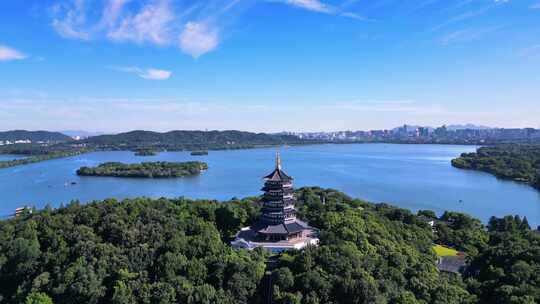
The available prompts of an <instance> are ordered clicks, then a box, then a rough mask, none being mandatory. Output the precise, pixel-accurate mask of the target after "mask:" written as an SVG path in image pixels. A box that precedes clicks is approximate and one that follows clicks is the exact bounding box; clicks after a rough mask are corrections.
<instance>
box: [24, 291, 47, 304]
mask: <svg viewBox="0 0 540 304" xmlns="http://www.w3.org/2000/svg"><path fill="white" fill-rule="evenodd" d="M24 303H25V304H53V301H52V299H51V298H50V297H49V296H48V295H47V294H45V293H42V292H32V293H31V294H29V295H28V296H27V297H26V301H25V302H24Z"/></svg>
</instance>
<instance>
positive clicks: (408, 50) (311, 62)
mask: <svg viewBox="0 0 540 304" xmlns="http://www.w3.org/2000/svg"><path fill="white" fill-rule="evenodd" d="M539 117H540V0H520V1H515V0H506V1H504V0H498V1H497V0H456V1H450V0H418V1H412V0H411V1H404V0H372V1H367V0H226V1H216V0H207V1H175V0H148V1H137V0H92V1H91V0H86V1H85V0H64V1H57V0H25V1H18V0H6V1H1V3H0V130H7V129H49V130H66V129H77V130H80V129H83V130H91V131H106V132H118V131H126V130H132V129H150V130H158V131H165V130H172V129H241V130H249V131H282V130H287V131H319V130H346V129H349V130H351V129H352V130H357V129H380V128H392V127H394V126H397V125H400V124H403V123H409V124H423V125H433V126H436V125H442V124H454V123H469V122H471V123H476V124H483V125H490V126H500V127H526V126H531V127H540V118H539Z"/></svg>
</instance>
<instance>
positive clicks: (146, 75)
mask: <svg viewBox="0 0 540 304" xmlns="http://www.w3.org/2000/svg"><path fill="white" fill-rule="evenodd" d="M111 69H112V70H115V71H118V72H124V73H131V74H135V75H137V76H139V77H140V78H143V79H149V80H167V79H169V78H170V77H171V76H172V72H171V71H167V70H160V69H154V68H149V69H141V68H139V67H135V66H131V67H111Z"/></svg>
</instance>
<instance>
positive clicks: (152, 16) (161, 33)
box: [107, 0, 175, 45]
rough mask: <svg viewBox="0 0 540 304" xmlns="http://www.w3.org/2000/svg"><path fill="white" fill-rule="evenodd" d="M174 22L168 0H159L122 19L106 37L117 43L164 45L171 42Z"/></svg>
mask: <svg viewBox="0 0 540 304" xmlns="http://www.w3.org/2000/svg"><path fill="white" fill-rule="evenodd" d="M121 4H122V3H120V4H119V5H118V6H120V5H121ZM119 9H121V8H118V10H119ZM112 17H114V14H112ZM174 21H175V15H174V12H173V11H172V8H171V5H170V2H169V0H160V1H157V2H154V3H152V4H148V5H145V6H144V7H142V8H141V10H140V11H139V12H138V13H137V14H135V15H133V16H126V17H124V18H123V19H122V20H121V21H120V25H119V26H118V27H116V28H111V29H110V30H109V32H108V34H107V37H109V38H110V39H112V40H117V41H133V42H136V43H143V42H150V43H154V44H158V45H166V44H168V43H170V41H171V24H172V22H174Z"/></svg>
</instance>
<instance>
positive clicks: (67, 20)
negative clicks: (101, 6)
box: [52, 0, 90, 40]
mask: <svg viewBox="0 0 540 304" xmlns="http://www.w3.org/2000/svg"><path fill="white" fill-rule="evenodd" d="M53 11H54V12H55V15H57V17H56V18H54V19H53V21H52V27H53V28H54V29H55V30H56V32H57V33H58V34H59V35H60V36H62V37H64V38H70V39H79V40H89V39H90V33H89V32H88V31H86V30H83V29H82V28H83V26H84V25H85V23H86V3H85V1H84V0H73V1H72V2H66V3H60V4H57V5H55V6H54V7H53Z"/></svg>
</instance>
